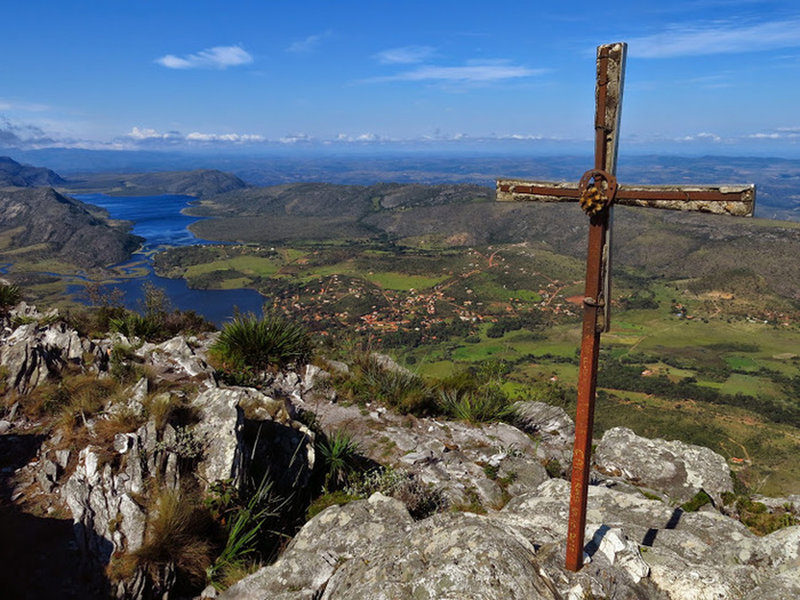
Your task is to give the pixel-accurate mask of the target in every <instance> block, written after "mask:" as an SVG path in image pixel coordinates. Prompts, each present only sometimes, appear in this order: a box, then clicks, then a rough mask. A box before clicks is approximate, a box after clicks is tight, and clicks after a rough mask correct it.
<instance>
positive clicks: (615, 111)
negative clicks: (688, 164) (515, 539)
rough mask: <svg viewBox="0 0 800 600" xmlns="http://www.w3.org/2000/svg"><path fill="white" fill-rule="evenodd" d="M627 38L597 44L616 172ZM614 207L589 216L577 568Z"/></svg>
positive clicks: (600, 148)
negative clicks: (598, 45) (616, 42)
mask: <svg viewBox="0 0 800 600" xmlns="http://www.w3.org/2000/svg"><path fill="white" fill-rule="evenodd" d="M626 50H627V46H626V44H624V43H618V44H608V45H604V46H600V47H599V48H598V49H597V84H596V89H595V97H596V110H595V124H594V127H595V145H594V167H595V169H597V170H602V171H605V172H606V173H608V174H610V175H612V176H613V175H614V173H615V171H616V167H617V147H618V143H619V121H620V113H621V110H620V109H621V107H622V89H623V81H624V73H625V55H626ZM612 210H613V208H612V207H610V206H609V207H608V208H606V209H605V210H601V211H600V212H598V213H596V214H594V215H592V216H591V218H590V222H589V250H588V254H587V259H586V287H585V291H584V299H583V331H582V334H581V361H580V370H579V373H578V407H577V410H576V413H575V446H574V448H573V452H572V486H571V490H570V509H569V526H568V531H567V561H566V567H567V569H569V570H571V571H577V570H579V569H580V568H581V566H582V565H583V543H584V529H585V527H586V497H587V488H588V485H589V467H590V464H591V460H590V457H591V453H592V427H593V425H594V403H595V390H596V387H597V357H598V354H599V351H600V334H601V333H602V331H604V330H607V328H608V326H609V311H608V306H609V304H610V302H611V298H610V296H609V291H610V288H609V286H610V278H609V277H608V274H609V272H610V264H609V263H610V260H611V239H610V238H611V228H610V222H611V218H612Z"/></svg>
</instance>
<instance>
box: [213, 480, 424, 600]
mask: <svg viewBox="0 0 800 600" xmlns="http://www.w3.org/2000/svg"><path fill="white" fill-rule="evenodd" d="M412 523H413V520H412V519H411V516H410V515H409V514H408V511H407V510H406V509H405V507H404V506H403V504H402V503H401V502H399V501H398V500H394V499H393V498H387V497H386V496H382V495H381V494H374V495H373V496H372V497H370V499H369V500H363V501H359V502H351V503H350V504H346V505H344V506H332V507H330V508H328V509H326V510H325V511H323V512H321V513H320V514H319V515H317V516H316V517H314V518H313V519H312V520H311V521H309V522H308V523H306V524H305V526H304V527H303V528H302V529H301V530H300V532H299V533H298V534H297V535H296V536H295V538H294V539H293V540H292V542H291V543H290V544H289V546H288V547H287V548H286V550H285V551H284V553H283V554H282V555H281V557H280V558H278V560H277V561H276V562H275V563H273V564H272V565H270V566H268V567H264V568H262V569H260V570H259V571H257V572H256V573H254V574H252V575H250V576H248V577H245V578H244V579H242V580H241V581H239V582H238V583H236V584H235V585H233V586H232V587H230V588H229V589H228V590H227V591H226V592H225V593H223V594H222V595H221V596H220V598H221V600H267V599H269V600H301V599H306V600H311V599H316V598H319V597H320V596H319V594H320V593H321V591H322V590H323V589H325V586H326V584H327V583H328V580H329V579H330V577H331V575H333V573H335V572H336V570H337V569H338V568H339V567H340V566H341V565H342V564H343V563H345V562H346V561H349V560H350V559H352V558H354V557H360V556H364V555H365V554H367V553H371V552H372V549H373V548H374V547H375V546H376V545H377V544H379V543H380V542H381V540H383V539H385V538H391V539H394V538H396V537H397V536H398V535H402V534H403V533H405V532H406V531H408V530H409V529H410V528H411V526H412ZM351 597H353V596H351Z"/></svg>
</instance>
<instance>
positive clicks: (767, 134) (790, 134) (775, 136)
mask: <svg viewBox="0 0 800 600" xmlns="http://www.w3.org/2000/svg"><path fill="white" fill-rule="evenodd" d="M747 137H748V138H749V139H751V140H800V127H778V128H776V129H775V130H774V131H761V132H758V133H753V134H751V135H748V136H747Z"/></svg>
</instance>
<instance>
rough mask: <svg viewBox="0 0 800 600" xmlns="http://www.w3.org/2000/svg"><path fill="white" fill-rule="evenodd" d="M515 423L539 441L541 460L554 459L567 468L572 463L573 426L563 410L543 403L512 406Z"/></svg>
mask: <svg viewBox="0 0 800 600" xmlns="http://www.w3.org/2000/svg"><path fill="white" fill-rule="evenodd" d="M514 413H515V415H516V419H515V424H516V425H517V427H519V428H520V429H522V430H523V431H524V432H526V433H529V434H531V435H532V436H534V437H535V438H537V439H538V440H539V445H538V446H537V449H536V453H537V456H538V457H539V458H541V459H543V460H553V459H555V460H557V461H559V463H560V464H561V465H562V466H564V467H565V468H566V469H568V468H569V466H570V464H571V463H572V446H573V445H574V443H575V423H574V422H573V421H572V419H571V418H570V416H569V415H568V414H567V413H566V411H565V410H564V409H563V408H560V407H558V406H553V405H551V404H546V403H544V402H532V401H526V402H517V403H516V404H514Z"/></svg>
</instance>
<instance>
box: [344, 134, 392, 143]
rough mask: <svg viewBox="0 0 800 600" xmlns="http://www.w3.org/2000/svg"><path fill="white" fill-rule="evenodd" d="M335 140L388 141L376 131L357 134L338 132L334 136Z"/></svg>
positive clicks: (352, 141) (351, 141)
mask: <svg viewBox="0 0 800 600" xmlns="http://www.w3.org/2000/svg"><path fill="white" fill-rule="evenodd" d="M334 141H336V142H343V143H365V142H385V141H388V140H387V138H383V137H381V136H379V135H378V134H377V133H371V132H367V133H358V134H355V135H353V134H349V133H340V134H338V135H337V136H336V138H335V140H334Z"/></svg>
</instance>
